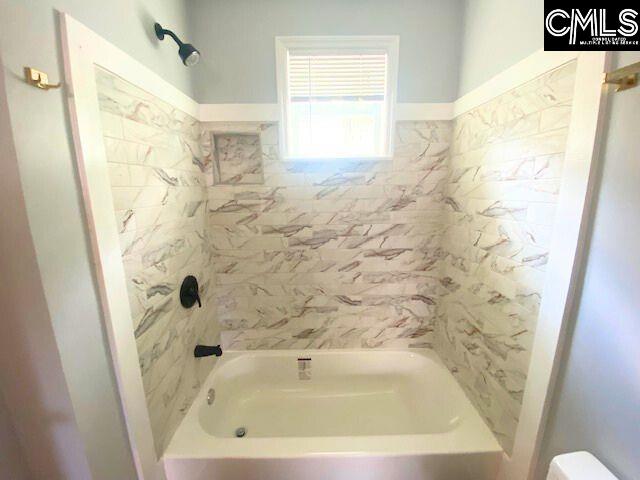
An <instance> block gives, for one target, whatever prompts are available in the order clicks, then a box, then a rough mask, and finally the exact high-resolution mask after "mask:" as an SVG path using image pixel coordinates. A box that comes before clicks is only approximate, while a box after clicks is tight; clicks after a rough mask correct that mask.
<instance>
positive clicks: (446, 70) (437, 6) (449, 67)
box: [189, 0, 462, 103]
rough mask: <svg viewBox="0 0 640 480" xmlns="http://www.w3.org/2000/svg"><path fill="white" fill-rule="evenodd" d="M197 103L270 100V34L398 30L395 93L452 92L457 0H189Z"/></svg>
mask: <svg viewBox="0 0 640 480" xmlns="http://www.w3.org/2000/svg"><path fill="white" fill-rule="evenodd" d="M189 9H190V12H189V15H190V19H191V29H190V30H191V32H192V34H191V36H192V38H193V43H194V44H195V45H196V46H197V47H198V48H199V49H200V50H201V52H202V53H203V59H202V64H201V65H199V66H198V67H197V70H194V72H196V75H194V91H195V98H196V99H197V100H198V101H199V102H202V103H275V102H276V101H277V94H276V72H275V47H274V37H275V36H277V35H374V34H378V35H392V34H394V35H395V34H398V35H400V66H399V78H398V100H399V101H400V102H450V101H453V100H454V99H455V98H456V93H457V78H458V60H459V49H460V38H461V26H462V25H461V22H460V17H461V15H462V3H461V0H393V1H391V0H348V1H345V0H322V1H318V0H269V1H256V0H233V1H229V0H191V1H190V2H189Z"/></svg>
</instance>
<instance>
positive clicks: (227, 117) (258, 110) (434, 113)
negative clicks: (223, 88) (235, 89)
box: [197, 103, 454, 122]
mask: <svg viewBox="0 0 640 480" xmlns="http://www.w3.org/2000/svg"><path fill="white" fill-rule="evenodd" d="M453 105H454V104H453V103H398V104H397V105H396V114H395V119H396V121H420V120H451V119H453ZM197 118H198V120H200V121H201V122H278V121H279V120H280V109H279V108H278V104H277V103H203V104H200V105H199V113H198V116H197Z"/></svg>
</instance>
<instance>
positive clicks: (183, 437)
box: [162, 348, 503, 459]
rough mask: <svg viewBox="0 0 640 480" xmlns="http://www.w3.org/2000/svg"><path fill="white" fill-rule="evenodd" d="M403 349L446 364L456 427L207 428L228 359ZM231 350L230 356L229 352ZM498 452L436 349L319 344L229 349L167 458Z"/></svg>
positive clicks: (439, 364) (380, 352)
mask: <svg viewBox="0 0 640 480" xmlns="http://www.w3.org/2000/svg"><path fill="white" fill-rule="evenodd" d="M390 353H391V354H398V355H403V356H409V357H411V358H418V359H421V360H422V359H423V360H424V361H425V362H429V363H431V364H434V365H436V366H437V368H440V369H442V370H443V371H444V372H445V373H446V375H447V377H448V379H449V380H448V381H450V386H451V388H452V389H454V390H455V393H454V394H455V395H459V396H460V397H461V401H462V404H463V405H462V406H463V409H462V412H461V413H462V414H463V415H464V421H462V422H461V425H460V426H458V427H456V428H454V429H453V430H451V431H448V432H443V433H429V434H404V435H362V436H324V437H320V436H316V437H313V436H307V437H299V436H298V437H245V438H233V437H215V436H212V435H210V434H208V433H207V432H205V431H204V429H203V427H202V425H201V424H200V422H199V409H200V408H201V405H202V403H203V402H205V401H206V395H207V390H208V386H209V385H210V384H211V383H212V382H213V379H214V377H215V376H216V374H217V373H218V372H219V371H220V370H221V369H223V368H224V367H225V366H226V365H229V364H232V363H234V362H235V361H236V360H240V359H242V358H246V357H260V356H269V357H282V356H288V357H293V358H295V357H298V356H305V357H306V356H329V355H383V354H390ZM225 355H227V357H226V358H225ZM479 453H487V454H490V453H495V454H499V455H502V454H503V450H502V448H501V447H500V444H499V443H498V441H497V439H496V438H495V436H494V435H493V433H491V431H490V429H489V427H488V426H487V425H486V424H485V422H484V420H482V418H481V417H480V414H479V413H478V412H477V410H476V409H475V407H473V405H472V404H471V402H470V400H469V399H468V398H467V396H466V394H465V393H464V391H463V390H462V387H461V386H460V385H459V384H458V382H457V380H456V379H455V377H454V376H453V374H452V373H451V372H450V371H449V370H448V368H447V367H446V365H445V364H444V363H443V362H442V360H441V359H440V357H439V356H438V354H437V353H436V352H435V351H434V350H432V349H425V348H415V349H413V348H412V349H400V348H384V349H383V348H381V349H315V350H311V349H309V350H286V349H283V350H225V351H224V353H223V355H222V357H221V358H220V360H219V361H218V362H217V363H216V365H215V366H214V367H213V369H212V370H211V372H210V373H209V375H208V376H207V378H206V380H205V381H204V382H203V383H202V385H201V387H200V391H199V392H198V395H197V396H196V398H195V399H194V401H193V403H192V404H191V406H190V407H189V410H188V411H187V413H186V414H185V416H184V418H183V419H182V422H181V423H180V425H179V426H178V428H177V429H176V432H175V433H174V435H173V437H172V438H171V440H170V442H169V444H168V445H167V448H166V449H165V451H164V454H163V456H162V458H163V459H171V458H183V459H185V458H191V459H204V458H214V459H239V458H243V459H282V458H323V457H330V458H335V457H363V456H372V455H373V456H383V457H398V456H411V455H456V454H458V455H459V454H479Z"/></svg>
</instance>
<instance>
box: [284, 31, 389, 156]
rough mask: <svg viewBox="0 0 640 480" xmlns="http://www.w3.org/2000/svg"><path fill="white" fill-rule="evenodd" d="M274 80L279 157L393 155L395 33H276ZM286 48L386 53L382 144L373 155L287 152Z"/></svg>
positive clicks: (323, 51) (287, 87) (287, 76)
mask: <svg viewBox="0 0 640 480" xmlns="http://www.w3.org/2000/svg"><path fill="white" fill-rule="evenodd" d="M275 46H276V81H277V88H278V110H279V114H280V115H279V116H280V124H279V128H278V131H279V140H280V149H281V157H282V159H283V160H289V161H295V160H303V161H323V160H335V159H340V160H388V159H390V158H391V157H392V155H393V140H394V132H395V111H396V103H397V98H396V97H397V89H398V88H397V83H398V54H399V49H400V37H399V36H398V35H357V36H351V35H349V36H346V35H339V36H295V37H276V38H275ZM290 50H305V51H311V52H314V51H317V52H318V53H327V52H331V53H336V54H340V53H354V52H360V51H363V50H364V51H366V50H370V51H378V52H384V53H386V55H387V85H386V92H385V107H386V112H385V115H384V118H383V120H384V122H385V128H384V133H383V135H384V147H385V148H383V152H382V154H381V155H379V156H375V157H331V158H328V157H326V156H323V157H294V156H291V155H290V152H289V141H288V126H289V101H288V92H289V72H288V71H287V67H288V61H287V60H288V53H289V51H290Z"/></svg>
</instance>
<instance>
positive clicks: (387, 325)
mask: <svg viewBox="0 0 640 480" xmlns="http://www.w3.org/2000/svg"><path fill="white" fill-rule="evenodd" d="M204 129H205V130H209V131H215V132H218V133H219V132H225V131H227V132H236V133H237V132H245V133H250V132H253V133H258V134H259V135H260V142H261V145H262V150H263V166H262V170H263V181H262V183H261V184H259V185H243V184H241V182H240V181H238V182H236V184H231V185H228V184H227V185H216V186H214V187H212V188H210V189H209V203H208V212H207V219H208V224H209V228H210V234H211V236H210V239H211V242H212V243H211V248H212V251H213V257H214V260H213V269H214V270H215V273H216V282H217V283H216V287H215V292H214V295H215V297H216V305H217V312H216V314H217V317H218V319H219V321H220V322H221V324H222V329H223V332H222V339H223V345H224V346H225V347H226V348H234V349H260V348H373V347H430V346H432V344H433V341H434V333H433V332H434V328H435V325H434V323H435V318H436V304H437V299H438V297H439V296H440V295H441V294H442V290H443V286H442V285H441V283H440V279H439V278H438V269H437V266H438V255H439V250H438V249H439V242H440V237H441V234H442V222H441V218H440V214H441V211H442V205H443V204H442V201H443V198H444V188H445V186H446V179H447V177H448V175H447V172H448V168H447V165H446V159H447V155H448V148H449V142H450V136H451V122H407V123H398V125H397V133H396V153H395V156H394V157H393V159H388V160H383V161H346V160H345V161H339V160H327V161H306V162H305V161H285V160H282V159H281V158H280V156H279V154H278V132H277V126H276V125H273V124H215V123H213V124H205V126H204ZM210 137H211V135H209V138H210ZM205 149H206V150H207V151H210V150H211V146H210V145H207V146H205Z"/></svg>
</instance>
